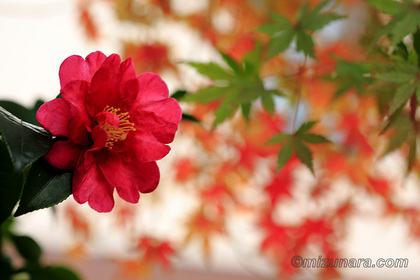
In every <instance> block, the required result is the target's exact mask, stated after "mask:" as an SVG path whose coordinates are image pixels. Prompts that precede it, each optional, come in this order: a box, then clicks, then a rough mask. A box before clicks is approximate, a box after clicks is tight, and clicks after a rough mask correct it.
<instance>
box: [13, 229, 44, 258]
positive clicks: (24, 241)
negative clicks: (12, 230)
mask: <svg viewBox="0 0 420 280" xmlns="http://www.w3.org/2000/svg"><path fill="white" fill-rule="evenodd" d="M11 240H12V241H13V243H14V244H15V247H16V249H17V251H18V252H19V254H20V255H21V256H22V258H24V259H25V260H26V261H27V262H29V263H39V260H40V258H41V255H42V250H41V247H40V246H39V245H38V243H36V242H35V240H33V239H32V238H31V237H29V236H24V235H14V234H12V235H11Z"/></svg>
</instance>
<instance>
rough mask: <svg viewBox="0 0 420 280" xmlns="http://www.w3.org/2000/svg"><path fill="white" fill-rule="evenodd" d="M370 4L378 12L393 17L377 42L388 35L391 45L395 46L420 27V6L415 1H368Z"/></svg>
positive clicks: (380, 33) (379, 35) (379, 34)
mask: <svg viewBox="0 0 420 280" xmlns="http://www.w3.org/2000/svg"><path fill="white" fill-rule="evenodd" d="M368 3H369V4H370V5H372V6H373V7H375V8H376V9H377V10H378V11H381V12H383V13H386V14H389V15H392V16H393V19H392V20H391V21H390V22H389V23H388V24H387V25H385V26H384V27H383V28H382V30H381V31H380V32H379V33H378V35H377V37H376V40H375V41H377V40H379V38H380V37H382V36H384V35H388V36H389V37H390V38H391V44H392V45H394V46H395V45H397V44H398V43H399V42H401V41H402V39H403V38H404V37H405V36H407V35H409V34H412V33H414V32H416V30H417V28H419V27H420V4H418V3H415V2H414V1H413V0H403V1H394V0H368Z"/></svg>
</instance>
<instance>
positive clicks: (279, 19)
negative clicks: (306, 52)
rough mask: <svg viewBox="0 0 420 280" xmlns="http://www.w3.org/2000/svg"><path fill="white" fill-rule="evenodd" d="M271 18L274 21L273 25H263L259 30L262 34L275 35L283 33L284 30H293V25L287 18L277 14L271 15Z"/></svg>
mask: <svg viewBox="0 0 420 280" xmlns="http://www.w3.org/2000/svg"><path fill="white" fill-rule="evenodd" d="M271 18H272V19H273V20H274V22H273V23H268V24H265V25H262V26H260V27H259V28H258V29H257V30H258V31H259V32H262V33H266V34H269V35H274V34H276V33H279V32H282V31H283V30H291V29H293V25H292V23H291V22H290V21H289V20H288V19H287V18H285V17H283V16H281V15H278V14H275V13H272V14H271Z"/></svg>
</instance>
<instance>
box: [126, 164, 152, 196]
mask: <svg viewBox="0 0 420 280" xmlns="http://www.w3.org/2000/svg"><path fill="white" fill-rule="evenodd" d="M127 168H129V169H130V173H131V174H132V178H133V180H135V181H136V182H137V189H138V190H139V191H140V192H142V193H149V192H152V191H154V190H155V189H156V187H157V186H158V184H159V179H160V172H159V167H158V166H157V164H156V162H148V163H140V162H133V164H130V165H128V166H127Z"/></svg>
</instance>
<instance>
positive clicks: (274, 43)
mask: <svg viewBox="0 0 420 280" xmlns="http://www.w3.org/2000/svg"><path fill="white" fill-rule="evenodd" d="M294 36H295V31H294V30H293V29H290V30H284V31H283V32H281V33H278V34H276V35H274V36H273V37H272V38H271V40H270V42H269V43H268V51H267V56H268V58H271V57H273V56H275V55H277V54H279V53H281V52H284V51H285V50H287V48H288V47H289V46H290V44H291V43H292V41H293V37H294Z"/></svg>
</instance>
